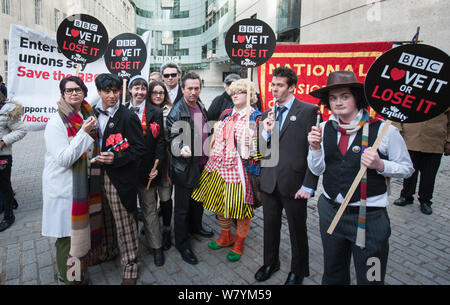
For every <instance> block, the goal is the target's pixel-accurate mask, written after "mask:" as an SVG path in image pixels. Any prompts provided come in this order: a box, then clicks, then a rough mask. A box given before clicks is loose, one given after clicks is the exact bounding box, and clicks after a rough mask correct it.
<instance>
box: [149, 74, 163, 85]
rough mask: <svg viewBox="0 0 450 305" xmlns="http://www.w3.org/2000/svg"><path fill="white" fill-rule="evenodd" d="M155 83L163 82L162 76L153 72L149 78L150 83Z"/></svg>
mask: <svg viewBox="0 0 450 305" xmlns="http://www.w3.org/2000/svg"><path fill="white" fill-rule="evenodd" d="M154 81H158V82H162V81H163V79H162V75H161V73H159V72H152V73H150V76H149V77H148V83H149V84H151V83H153V82H154Z"/></svg>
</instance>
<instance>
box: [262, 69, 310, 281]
mask: <svg viewBox="0 0 450 305" xmlns="http://www.w3.org/2000/svg"><path fill="white" fill-rule="evenodd" d="M296 86H297V75H296V74H295V72H294V71H292V70H291V69H289V68H287V67H284V66H283V67H279V68H277V69H275V70H274V71H273V79H272V90H273V96H274V98H276V102H277V107H276V111H275V114H273V112H272V111H271V110H268V111H266V112H264V113H263V115H262V119H263V124H264V130H263V132H262V136H263V138H264V139H265V140H266V141H267V147H270V148H271V151H272V153H273V152H274V151H275V152H277V153H278V154H279V162H278V165H277V166H275V167H264V165H263V163H262V164H261V191H262V202H263V203H264V204H263V215H264V265H263V266H262V267H261V268H259V270H258V271H257V272H256V274H255V278H256V280H258V281H265V280H267V279H269V278H270V276H271V275H272V274H273V273H274V272H275V271H277V270H279V269H280V260H279V246H280V228H281V215H282V211H283V208H284V209H285V211H286V216H287V219H288V224H289V235H290V238H291V248H292V259H291V272H290V273H289V275H288V278H287V280H286V282H285V284H286V285H299V284H301V283H302V282H303V278H304V277H305V276H309V257H308V256H309V250H308V236H307V230H306V203H307V200H308V199H309V198H311V196H312V195H313V194H314V189H315V188H316V186H317V180H318V178H317V176H314V175H313V174H312V173H311V172H310V171H309V170H308V166H307V164H306V157H307V155H308V140H307V135H308V132H309V131H310V130H311V127H312V126H313V125H314V124H315V121H316V113H317V110H318V107H317V106H314V105H312V104H308V103H304V102H301V101H299V100H297V99H296V98H295V97H294V91H295V87H296ZM274 137H279V147H278V149H277V148H276V147H271V146H272V145H271V142H272V140H273V138H274ZM262 154H263V155H266V154H267V153H266V152H264V151H262Z"/></svg>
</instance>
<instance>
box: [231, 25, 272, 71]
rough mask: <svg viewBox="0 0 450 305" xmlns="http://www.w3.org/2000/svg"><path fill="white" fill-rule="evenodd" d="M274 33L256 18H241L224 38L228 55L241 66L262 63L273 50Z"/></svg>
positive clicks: (251, 66)
mask: <svg viewBox="0 0 450 305" xmlns="http://www.w3.org/2000/svg"><path fill="white" fill-rule="evenodd" d="M275 46H276V39H275V33H274V32H273V30H272V29H271V28H270V26H269V25H268V24H267V23H265V22H263V21H261V20H258V19H243V20H241V21H238V22H236V23H235V24H233V25H232V26H231V27H230V29H229V30H228V32H227V36H226V38H225V49H226V50H227V53H228V56H229V57H230V58H231V60H233V61H234V62H235V63H237V64H238V65H240V66H242V67H248V68H254V67H258V66H260V65H262V64H264V63H265V62H266V61H268V60H269V58H270V57H271V56H272V54H273V52H274V51H275Z"/></svg>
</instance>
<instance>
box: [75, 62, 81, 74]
mask: <svg viewBox="0 0 450 305" xmlns="http://www.w3.org/2000/svg"><path fill="white" fill-rule="evenodd" d="M80 68H81V64H77V69H76V70H75V76H76V77H78V74H80Z"/></svg>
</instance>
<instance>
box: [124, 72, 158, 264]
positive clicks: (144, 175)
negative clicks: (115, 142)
mask: <svg viewBox="0 0 450 305" xmlns="http://www.w3.org/2000/svg"><path fill="white" fill-rule="evenodd" d="M128 90H129V91H130V94H131V102H130V103H128V104H127V105H125V107H126V108H128V109H130V110H131V111H133V112H135V113H136V115H137V116H138V117H139V120H140V122H141V125H142V132H143V134H144V143H145V147H146V152H145V154H144V156H143V157H142V159H141V161H140V163H139V168H138V186H137V188H138V197H139V205H140V207H141V209H142V214H143V222H144V232H145V234H144V235H145V239H146V241H147V244H148V246H149V247H150V248H151V249H153V251H154V262H155V265H156V266H162V265H164V253H163V248H162V235H161V224H160V223H159V217H158V215H157V213H156V205H157V202H156V199H155V191H156V190H155V186H154V183H153V182H152V184H151V187H150V188H149V189H147V184H148V182H149V180H152V181H153V180H155V179H157V180H159V179H158V178H159V176H160V175H158V171H159V170H160V169H161V165H158V166H157V167H156V169H155V171H152V169H153V166H154V163H155V160H159V162H161V163H162V162H164V159H165V157H166V156H165V143H164V129H162V125H163V115H162V111H161V110H160V109H159V108H158V107H155V106H154V105H152V103H150V101H148V100H147V93H148V84H147V81H146V80H145V79H144V78H143V77H142V76H140V75H137V76H134V77H132V78H131V79H130V82H129V85H128Z"/></svg>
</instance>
